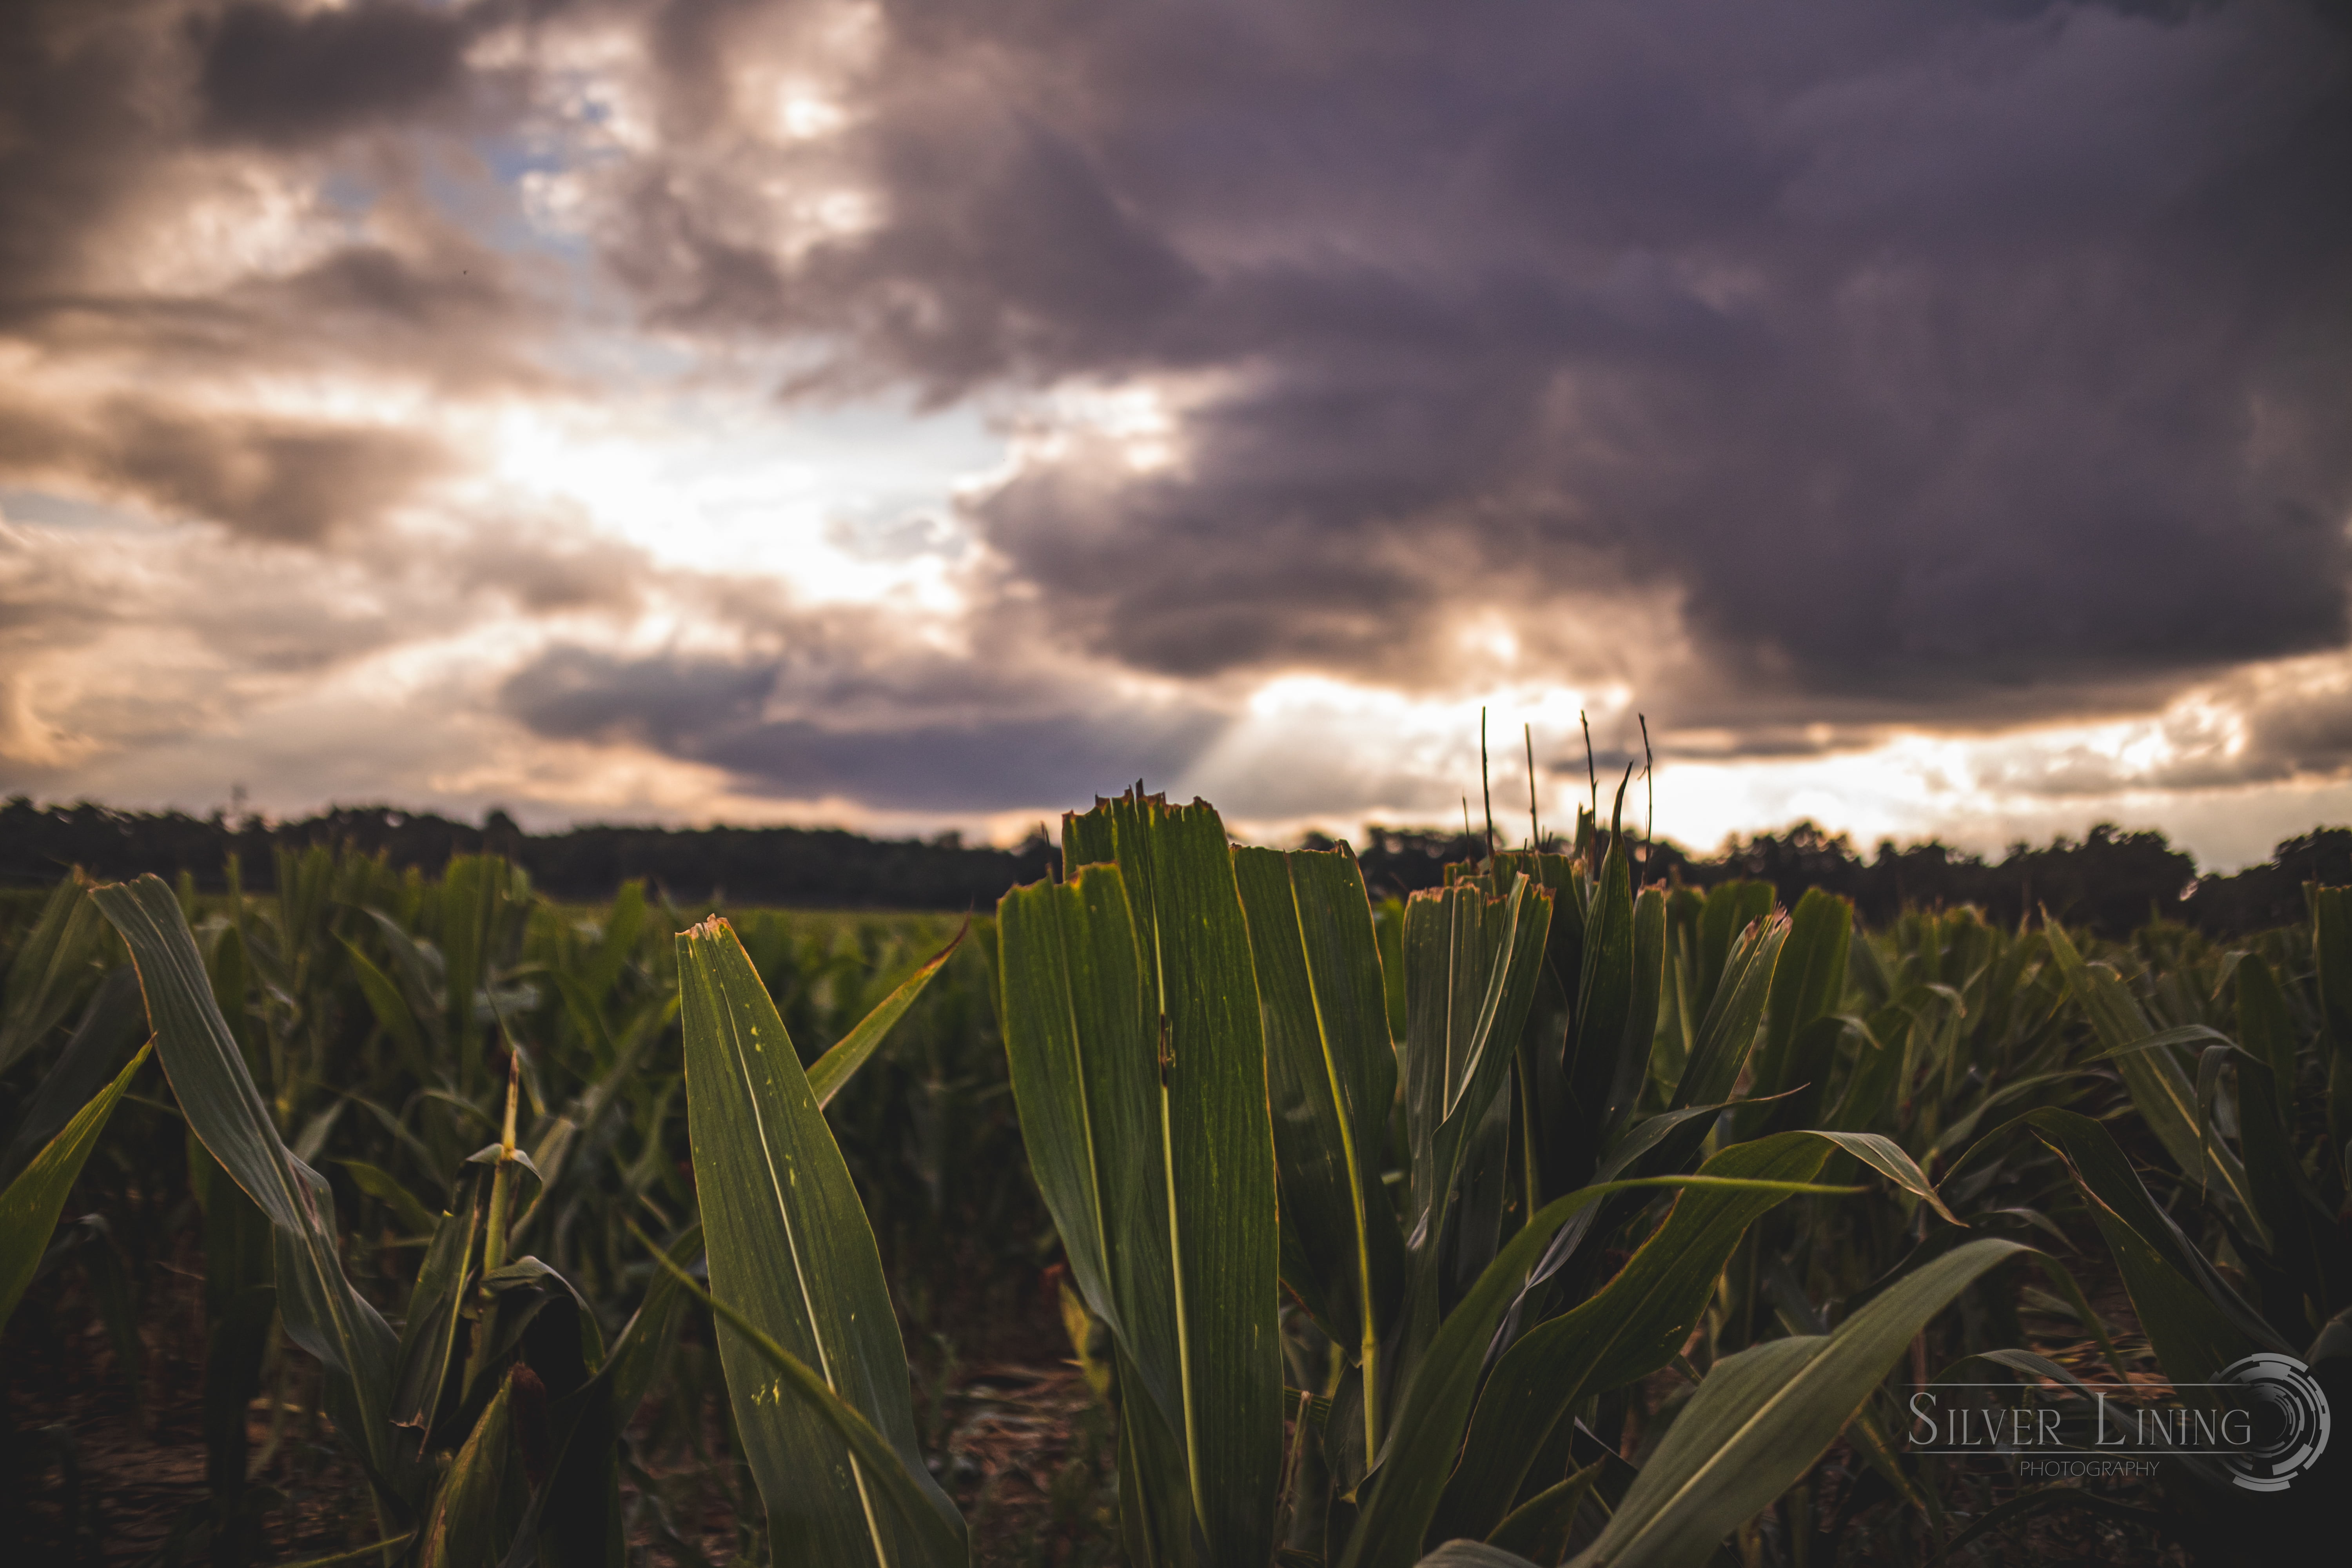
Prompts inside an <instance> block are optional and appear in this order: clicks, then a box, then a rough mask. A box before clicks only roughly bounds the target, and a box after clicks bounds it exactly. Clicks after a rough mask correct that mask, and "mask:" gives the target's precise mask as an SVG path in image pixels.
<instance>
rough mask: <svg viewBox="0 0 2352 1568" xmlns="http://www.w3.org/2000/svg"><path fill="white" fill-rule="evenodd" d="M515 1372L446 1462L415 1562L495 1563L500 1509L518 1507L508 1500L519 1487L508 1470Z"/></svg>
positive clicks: (433, 1565)
mask: <svg viewBox="0 0 2352 1568" xmlns="http://www.w3.org/2000/svg"><path fill="white" fill-rule="evenodd" d="M517 1375H518V1373H517V1372H513V1371H510V1372H509V1373H508V1374H507V1375H506V1377H505V1378H504V1379H502V1380H501V1381H500V1382H499V1390H498V1393H496V1394H493V1395H491V1397H490V1402H489V1404H488V1405H486V1406H484V1407H483V1410H482V1414H481V1415H479V1416H478V1417H477V1418H476V1420H475V1422H474V1426H473V1430H472V1431H470V1432H468V1433H467V1434H466V1441H465V1443H464V1445H463V1446H462V1447H459V1448H458V1450H457V1458H456V1459H455V1460H454V1461H452V1462H451V1464H450V1466H449V1473H448V1475H447V1477H446V1479H443V1481H442V1483H441V1489H440V1491H439V1492H438V1493H436V1495H435V1497H434V1499H433V1506H432V1509H431V1510H430V1511H429V1512H428V1513H427V1514H426V1515H425V1538H424V1540H423V1541H422V1542H419V1543H418V1545H417V1562H418V1564H419V1568H494V1564H496V1563H498V1561H499V1556H500V1553H499V1550H498V1547H497V1545H496V1544H495V1542H497V1541H498V1540H499V1536H500V1535H501V1534H502V1533H503V1531H500V1529H499V1515H500V1513H501V1512H508V1513H509V1514H511V1513H513V1512H518V1511H520V1509H519V1507H516V1506H514V1505H512V1504H510V1503H509V1498H510V1497H511V1495H512V1494H513V1492H514V1491H516V1490H518V1489H517V1488H516V1486H515V1482H514V1480H513V1479H510V1478H509V1475H508V1470H509V1466H510V1463H511V1461H512V1458H513V1456H514V1446H515V1443H514V1387H515V1378H516V1376H517Z"/></svg>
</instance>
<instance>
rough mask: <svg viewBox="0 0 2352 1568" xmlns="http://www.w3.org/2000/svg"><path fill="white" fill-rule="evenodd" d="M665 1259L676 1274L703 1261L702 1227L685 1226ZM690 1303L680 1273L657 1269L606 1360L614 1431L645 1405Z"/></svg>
mask: <svg viewBox="0 0 2352 1568" xmlns="http://www.w3.org/2000/svg"><path fill="white" fill-rule="evenodd" d="M663 1256H664V1258H666V1259H667V1261H668V1262H669V1263H672V1264H675V1265H677V1270H684V1269H685V1268H688V1267H689V1266H690V1265H691V1264H692V1263H693V1262H694V1260H695V1259H696V1258H699V1257H701V1256H702V1226H699V1225H690V1226H687V1227H686V1229H685V1230H684V1231H682V1232H681V1233H679V1236H678V1237H677V1240H676V1241H673V1242H672V1243H670V1245H669V1249H668V1251H667V1252H666V1253H665V1254H664V1255H663ZM686 1300H687V1297H686V1293H685V1290H684V1289H683V1287H681V1286H680V1285H679V1284H678V1277H677V1271H676V1270H672V1269H670V1268H658V1269H657V1270H656V1273H655V1275H654V1278H653V1279H652V1281H651V1282H650V1283H648V1284H647V1285H646V1299H645V1300H643V1301H641V1302H639V1303H638V1304H637V1310H636V1311H635V1312H634V1313H633V1314H631V1315H630V1318H629V1321H628V1322H627V1323H626V1324H625V1326H624V1327H623V1328H622V1330H621V1333H620V1337H619V1338H618V1339H615V1340H614V1342H613V1352H612V1353H611V1354H610V1355H608V1356H606V1357H605V1358H604V1366H603V1367H602V1368H600V1369H599V1370H598V1372H597V1375H598V1376H599V1377H603V1378H605V1379H608V1380H609V1381H610V1382H611V1384H612V1385H613V1416H614V1425H616V1426H623V1427H625V1426H628V1424H629V1422H630V1420H631V1418H633V1417H634V1416H635V1415H636V1413H637V1406H638V1405H642V1404H644V1403H645V1399H646V1390H648V1389H650V1388H651V1387H652V1386H653V1382H654V1376H655V1374H656V1373H657V1372H658V1371H659V1370H660V1368H661V1363H662V1358H663V1356H665V1355H666V1354H667V1353H668V1351H669V1347H670V1342H671V1341H673V1340H675V1339H676V1338H677V1325H678V1321H679V1318H680V1315H681V1314H682V1312H683V1311H684V1309H685V1306H686Z"/></svg>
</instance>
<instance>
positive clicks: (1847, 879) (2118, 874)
mask: <svg viewBox="0 0 2352 1568" xmlns="http://www.w3.org/2000/svg"><path fill="white" fill-rule="evenodd" d="M1603 837H1604V838H1605V837H1606V836H1605V835H1604V836H1603ZM1628 837H1629V839H1631V835H1630V834H1629V835H1628ZM1303 842H1304V844H1305V845H1306V846H1307V847H1310V848H1321V849H1328V848H1331V847H1336V845H1337V844H1338V842H1339V841H1338V840H1337V839H1335V838H1332V837H1328V836H1327V835H1324V834H1319V833H1310V834H1308V835H1307V836H1306V837H1305V839H1304V840H1303ZM314 844H323V845H329V846H347V847H351V848H353V849H357V850H360V851H362V852H364V853H367V854H372V855H373V854H380V855H383V857H384V858H386V859H387V860H388V861H390V862H391V863H392V864H393V865H394V866H397V867H403V868H405V867H410V866H414V867H417V868H422V869H424V870H426V871H437V870H438V869H440V868H441V867H443V866H445V865H446V864H447V863H448V861H449V858H450V857H451V856H453V855H473V854H481V853H484V852H489V853H496V854H503V855H506V856H509V857H510V858H513V859H514V860H515V861H516V862H517V863H518V864H520V866H522V868H524V869H525V870H527V871H529V872H530V877H531V879H532V881H533V882H534V883H535V884H536V885H537V886H538V887H540V888H541V889H543V890H545V891H547V892H548V893H550V894H551V895H553V896H555V897H557V898H562V899H574V900H582V901H592V900H601V899H606V898H610V897H611V896H612V894H613V890H614V889H616V888H618V887H619V886H620V885H621V884H622V883H623V882H625V881H627V880H629V879H632V878H644V879H646V880H647V881H648V882H650V883H652V884H653V885H654V887H655V888H656V889H657V890H658V891H660V892H663V893H666V894H667V896H668V897H670V898H671V899H673V900H676V901H677V903H678V904H680V905H681V906H684V905H687V904H693V903H706V904H707V903H709V902H712V901H716V900H722V899H723V900H728V901H731V902H734V903H737V904H749V903H768V904H796V905H801V906H803V907H809V906H832V907H835V908H841V909H910V910H911V909H929V910H962V909H973V910H990V909H992V908H994V907H995V903H996V900H997V899H998V898H999V897H1001V896H1002V895H1003V893H1004V892H1005V890H1006V889H1010V888H1013V887H1015V886H1017V885H1019V884H1022V883H1024V882H1034V881H1036V880H1037V879H1040V878H1042V877H1045V876H1049V875H1052V874H1053V873H1054V871H1055V868H1056V867H1057V866H1058V865H1059V863H1060V855H1059V853H1058V852H1057V851H1056V850H1055V847H1054V843H1053V840H1052V839H1051V838H1049V837H1047V836H1046V833H1045V827H1044V826H1043V825H1040V826H1039V827H1038V828H1037V830H1036V831H1035V832H1034V833H1032V834H1031V835H1030V836H1029V837H1028V838H1027V839H1026V840H1024V842H1022V843H1021V844H1019V845H1017V846H1015V847H1012V848H1010V849H1001V848H995V847H990V846H986V845H981V846H970V845H966V844H965V843H964V842H963V840H962V837H961V836H960V835H958V834H956V833H953V832H947V833H941V834H939V835H937V836H936V837H933V838H931V839H929V841H928V842H926V841H923V840H919V839H912V838H907V839H895V838H867V837H864V836H862V835H859V834H856V833H850V832H846V831H845V830H843V829H840V828H830V827H817V828H811V827H701V828H676V827H653V826H584V827H573V828H567V829H565V830H564V831H562V832H561V833H546V834H532V833H525V832H524V831H523V830H522V828H521V826H520V824H518V823H517V822H516V821H515V819H514V817H513V816H510V815H509V813H507V812H506V811H504V810H501V809H493V810H492V811H490V812H489V813H488V816H486V817H485V818H484V820H483V822H482V825H481V826H479V827H475V826H470V825H468V824H467V823H463V822H457V821H455V820H452V819H451V818H449V817H446V816H436V815H434V814H433V813H431V812H409V811H402V810H399V809H397V808H395V807H393V806H387V805H369V806H335V807H332V808H331V809H329V810H327V811H324V812H321V813H320V814H318V815H317V816H308V817H302V818H299V819H297V820H294V821H288V822H278V823H272V822H268V821H266V820H264V819H263V818H261V817H259V816H238V817H232V816H228V815H227V814H225V813H222V812H215V813H213V814H212V815H211V816H202V817H199V816H189V815H187V814H186V813H184V812H177V811H165V812H132V811H117V810H114V809H113V808H111V807H109V806H103V805H92V804H90V803H89V802H87V801H84V802H79V803H77V804H75V805H35V804H34V803H33V802H32V801H31V800H29V799H26V797H24V796H22V795H19V796H17V797H16V798H15V799H13V800H10V801H8V802H6V803H5V805H0V886H16V887H26V886H37V885H43V884H47V883H49V882H53V881H55V880H56V879H58V877H59V876H61V875H62V874H64V872H65V871H66V870H67V868H69V867H74V866H79V867H81V868H84V869H85V870H87V871H88V872H89V873H90V874H91V875H92V876H94V877H99V878H102V879H121V878H125V877H133V876H137V875H138V874H139V873H141V872H142V871H155V872H160V873H161V874H163V875H164V876H166V877H176V876H178V875H179V874H180V873H182V872H186V873H187V874H188V875H189V876H191V877H193V878H194V879H195V881H196V883H197V885H198V886H199V887H201V888H204V889H207V890H211V891H217V890H219V889H220V888H221V887H222V886H223V885H224V881H223V874H224V870H225V868H226V867H227V865H228V864H229V862H230V860H231V859H232V858H234V859H235V860H236V863H237V865H238V866H239V867H240V868H241V872H242V875H243V879H244V883H245V886H246V887H247V888H248V889H252V890H254V891H257V892H266V891H268V890H270V889H272V888H273V887H274V886H275V877H276V868H275V856H276V853H277V851H278V850H281V849H285V850H299V849H303V848H307V847H310V846H311V845H314ZM1604 847H1605V845H1604ZM1629 847H1630V848H1631V849H1632V851H1633V857H1634V863H1635V866H1636V868H1637V869H1638V870H1639V871H1640V874H1641V876H1642V879H1643V882H1644V883H1652V882H1665V881H1672V882H1679V883H1682V884H1684V885H1686V886H1691V887H1701V888H1703V887H1708V886H1711V885H1713V884H1714V883H1717V882H1720V881H1723V880H1725V879H1728V878H1735V877H1737V878H1759V879H1763V880H1766V881H1769V882H1770V883H1771V884H1772V885H1773V887H1774V888H1775V889H1777V890H1778V892H1779V895H1780V901H1781V902H1782V903H1783V904H1786V905H1794V904H1795V903H1796V901H1797V900H1799V899H1800V898H1801V897H1803V895H1804V892H1805V889H1808V888H1822V889H1827V890H1828V891H1830V892H1833V893H1838V894H1841V895H1843V897H1846V898H1849V899H1852V900H1853V902H1854V907H1855V910H1856V912H1857V913H1859V914H1860V915H1861V917H1862V918H1863V920H1864V921H1865V922H1867V923H1869V924H1872V925H1883V924H1885V922H1887V921H1891V920H1893V919H1894V918H1895V916H1896V915H1897V914H1899V913H1900V912H1901V911H1902V910H1905V909H1909V908H1927V909H1939V908H1940V909H1948V908H1954V907H1957V906H1958V905H1961V904H1973V905H1975V906H1976V907H1977V908H1979V909H1980V910H1983V911H1984V912H1985V914H1986V916H1987V917H1988V918H1990V919H1993V920H1997V921H2001V922H2003V923H2005V924H2006V923H2014V922H2015V921H2020V920H2028V919H2038V918H2040V915H2041V913H2042V911H2043V910H2048V912H2049V913H2050V914H2051V915H2053V916H2054V917H2056V918H2058V919H2061V920H2063V921H2068V922H2070V923H2072V924H2076V925H2084V926H2088V927H2090V928H2091V929H2092V930H2094V931H2099V932H2101V933H2103V934H2105V935H2109V936H2124V935H2127V934H2129V933H2130V932H2131V931H2133V930H2134V929H2136V928H2137V927H2138V926H2140V925H2142V924H2144V923H2146V922H2147V921H2150V920H2185V921H2188V922H2189V923H2190V924H2192V925H2195V926H2197V927H2199V928H2200V930H2203V931H2207V932H2209V933H2210V934H2212V935H2215V936H2234V935H2240V934H2242V933H2244V932H2248V931H2260V930H2263V929H2265V928H2267V927H2271V926H2277V925H2284V924H2287V923H2290V922H2292V921H2298V920H2301V919H2303V918H2304V893H2303V889H2304V884H2305V883H2306V882H2311V881H2319V882H2325V883H2328V884H2330V885H2336V886H2343V885H2352V828H2347V827H2321V828H2316V829H2314V830H2313V831H2312V832H2309V833H2306V834H2304V835H2302V836H2300V837H2294V838H2289V839H2285V840H2284V841H2282V842H2281V843H2280V844H2279V846H2278V847H2277V849H2276V850H2275V852H2273V855H2272V857H2271V859H2270V862H2269V863H2268V864H2267V865H2262V866H2250V867H2248V868H2245V869H2244V870H2242V871H2240V872H2238V873H2237V874H2236V875H2234V876H2229V877H2206V878H2204V879H2201V880H2200V879H2198V878H2197V865H2196V862H2195V861H2194V860H2193V859H2191V858H2189V856H2188V855H2187V854H2185V853H2183V852H2182V851H2180V850H2178V849H2175V848H2173V847H2172V846H2171V845H2170V844H2169V843H2168V842H2167V841H2166V839H2165V837H2164V836H2163V835H2162V834H2160V833H2155V832H2145V833H2126V832H2125V831H2123V830H2122V829H2121V828H2118V827H2116V826H2114V825H2113V824H2110V823H2102V824H2100V825H2099V826H2096V827H2094V828H2092V829H2091V831H2090V832H2089V833H2088V834H2086V835H2085V836H2084V838H2083V839H2082V841H2081V842H2079V843H2077V842H2075V841H2074V840H2071V839H2067V838H2063V837H2061V838H2056V839H2053V840H2052V841H2051V843H2050V844H2049V845H2048V846H2047V847H2042V848H2034V847H2031V846H2029V845H2025V844H2014V845H2011V847H2010V848H2009V851H2008V853H2007V854H2006V855H2005V856H2003V857H2002V858H2001V859H2000V860H1999V861H1998V862H1987V861H1986V860H1984V859H1983V858H1980V857H1979V856H1975V855H1970V854H1967V853H1965V852H1963V851H1960V850H1957V849H1954V848H1952V847H1949V846H1948V845H1944V844H1938V843H1935V842H1932V841H1930V842H1928V843H1925V844H1910V845H1904V846H1900V847H1898V846H1896V845H1895V843H1894V842H1893V841H1892V840H1888V841H1885V842H1882V843H1881V844H1880V845H1879V846H1878V847H1877V850H1876V853H1875V854H1874V856H1873V858H1871V859H1869V860H1867V861H1865V860H1864V859H1863V858H1862V857H1861V856H1860V855H1858V854H1857V853H1856V852H1855V850H1854V847H1853V842H1852V841H1851V840H1850V839H1849V838H1848V837H1846V836H1845V835H1844V834H1842V833H1841V834H1831V833H1829V832H1827V831H1825V830H1824V829H1822V827H1821V826H1818V825H1817V824H1815V823H1811V822H1800V823H1798V824H1797V825H1796V826H1793V827H1790V829H1789V830H1788V831H1786V832H1785V833H1779V834H1772V833H1759V834H1757V835H1755V836H1753V837H1748V838H1745V839H1742V838H1734V839H1732V840H1730V841H1729V842H1727V844H1726V845H1725V846H1724V847H1723V849H1722V850H1721V851H1720V852H1719V853H1717V855H1715V856H1713V857H1712V858H1706V857H1698V856H1694V855H1692V854H1691V853H1689V852H1688V851H1687V850H1685V849H1683V848H1682V847H1679V846H1677V845H1675V844H1673V843H1671V842H1669V841H1667V840H1664V839H1660V840H1657V841H1655V842H1654V843H1644V842H1643V841H1640V840H1632V841H1631V842H1630V844H1629ZM1485 852H1486V847H1485V841H1484V838H1483V837H1482V836H1481V835H1478V834H1475V833H1474V834H1465V833H1459V832H1455V831H1454V830H1452V829H1450V828H1439V827H1387V826H1370V827H1367V828H1366V829H1365V830H1364V834H1363V837H1362V839H1361V841H1360V843H1358V844H1357V845H1356V854H1357V859H1358V860H1359V862H1360V864H1361V865H1362V867H1363V872H1364V884H1365V888H1366V889H1367V890H1368V891H1369V892H1370V894H1371V896H1372V897H1373V898H1375V899H1384V898H1395V897H1401V896H1402V895H1404V894H1407V893H1412V892H1416V891H1418V890H1420V889H1423V888H1434V887H1437V886H1439V885H1440V884H1442V883H1443V882H1444V879H1445V867H1446V866H1447V864H1448V863H1449V862H1454V861H1464V860H1473V859H1476V858H1479V857H1480V856H1482V855H1483V854H1485ZM2192 889H2193V890H2192Z"/></svg>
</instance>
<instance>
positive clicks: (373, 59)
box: [192, 0, 473, 144]
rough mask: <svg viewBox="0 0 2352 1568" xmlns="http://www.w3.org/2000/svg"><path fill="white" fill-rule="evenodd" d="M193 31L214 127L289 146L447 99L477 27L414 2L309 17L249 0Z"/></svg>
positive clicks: (379, 1)
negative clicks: (468, 43)
mask: <svg viewBox="0 0 2352 1568" xmlns="http://www.w3.org/2000/svg"><path fill="white" fill-rule="evenodd" d="M192 28H193V31H194V37H195V39H196V42H197V47H198V48H199V49H200V51H201V55H202V65H201V67H200V74H199V76H198V91H199V93H200V94H201V96H202V99H203V103H204V122H205V129H206V130H208V131H210V132H213V133H215V134H216V135H222V136H227V137H235V138H251V139H253V140H255V141H259V142H277V143H281V144H284V143H302V142H310V141H313V140H316V139H317V138H319V137H320V136H321V135H324V134H331V133H332V132H339V131H344V130H348V129H351V128H352V127H354V126H359V125H365V124H368V123H370V122H372V121H382V120H385V119H390V118H394V117H400V116H406V115H413V114H415V113H416V112H418V111H419V110H426V109H430V108H433V107H436V105H438V104H440V103H443V102H446V100H449V99H451V98H452V97H454V96H455V95H456V92H457V87H458V84H459V81H460V79H461V76H462V74H463V72H462V68H463V62H464V55H465V48H466V43H467V38H468V37H469V36H470V35H471V33H472V31H473V28H472V26H471V24H470V21H469V17H468V13H467V9H466V8H464V7H460V6H427V5H413V4H405V3H404V0H360V3H359V4H356V5H341V6H335V7H331V8H326V9H320V10H312V11H307V12H302V11H296V10H293V9H290V8H289V7H287V6H284V5H269V4H256V3H251V0H247V3H243V4H237V5H229V6H226V8H224V9H223V10H221V11H220V12H219V13H218V14H217V15H215V16H200V17H198V18H197V19H196V20H194V23H193V24H192Z"/></svg>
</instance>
